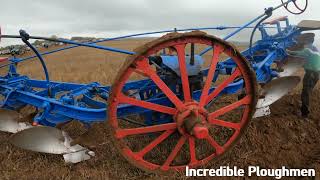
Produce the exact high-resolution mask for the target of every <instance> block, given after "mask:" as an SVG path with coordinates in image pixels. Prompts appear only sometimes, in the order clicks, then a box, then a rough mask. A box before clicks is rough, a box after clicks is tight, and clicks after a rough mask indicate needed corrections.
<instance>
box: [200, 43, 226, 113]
mask: <svg viewBox="0 0 320 180" xmlns="http://www.w3.org/2000/svg"><path fill="white" fill-rule="evenodd" d="M221 52H222V48H221V47H220V46H218V45H214V50H213V57H212V61H211V64H210V68H209V71H208V75H207V79H206V82H205V85H204V87H203V91H202V94H201V97H200V103H199V106H200V107H203V106H204V105H205V103H206V99H207V98H208V93H209V89H210V85H211V83H212V80H213V77H214V74H215V71H216V66H217V63H218V61H219V56H220V54H221Z"/></svg>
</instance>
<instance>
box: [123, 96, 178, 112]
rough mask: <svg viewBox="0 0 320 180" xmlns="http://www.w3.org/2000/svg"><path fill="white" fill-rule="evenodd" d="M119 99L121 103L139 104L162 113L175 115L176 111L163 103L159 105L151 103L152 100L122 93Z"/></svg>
mask: <svg viewBox="0 0 320 180" xmlns="http://www.w3.org/2000/svg"><path fill="white" fill-rule="evenodd" d="M118 99H119V103H124V104H131V105H134V106H139V107H142V108H146V109H150V110H153V111H157V112H161V113H165V114H171V115H174V114H175V112H176V109H175V108H171V107H168V106H163V105H159V104H155V103H151V102H147V101H142V100H138V99H134V98H131V97H128V96H125V95H120V97H119V98H118Z"/></svg>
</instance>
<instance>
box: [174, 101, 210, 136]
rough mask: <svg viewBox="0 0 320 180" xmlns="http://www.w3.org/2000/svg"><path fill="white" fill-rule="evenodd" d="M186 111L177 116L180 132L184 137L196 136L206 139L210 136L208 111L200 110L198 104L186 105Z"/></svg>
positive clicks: (175, 118)
mask: <svg viewBox="0 0 320 180" xmlns="http://www.w3.org/2000/svg"><path fill="white" fill-rule="evenodd" d="M185 106H186V109H185V110H184V111H179V112H177V113H176V114H175V116H174V120H175V121H176V123H177V125H178V126H177V127H178V131H179V133H180V134H181V135H184V136H190V135H191V136H194V137H195V138H197V139H204V138H206V137H207V136H208V135H209V130H208V126H207V115H208V113H207V111H206V110H205V109H204V108H200V107H199V105H198V103H197V102H191V103H190V102H189V103H185Z"/></svg>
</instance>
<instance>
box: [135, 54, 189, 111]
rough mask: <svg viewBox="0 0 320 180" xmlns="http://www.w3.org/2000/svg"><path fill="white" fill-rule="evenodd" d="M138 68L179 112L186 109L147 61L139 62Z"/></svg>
mask: <svg viewBox="0 0 320 180" xmlns="http://www.w3.org/2000/svg"><path fill="white" fill-rule="evenodd" d="M137 68H138V69H139V70H140V71H142V72H144V73H145V74H146V75H147V76H148V77H149V78H150V79H151V80H152V81H153V82H154V83H155V84H156V85H157V86H158V87H159V89H160V90H161V91H162V92H163V93H164V94H165V95H166V96H167V97H168V98H169V100H170V101H171V102H172V103H173V104H174V105H175V106H176V107H177V109H178V110H181V111H182V110H183V109H184V104H183V103H182V101H181V100H180V99H179V98H178V97H177V96H176V95H175V94H174V93H173V92H172V91H171V89H170V88H169V87H168V86H167V85H166V84H165V83H164V82H163V81H162V80H161V78H160V77H159V76H158V75H157V73H156V72H155V71H154V70H153V69H151V67H150V65H149V63H148V61H147V59H143V60H141V61H138V62H137Z"/></svg>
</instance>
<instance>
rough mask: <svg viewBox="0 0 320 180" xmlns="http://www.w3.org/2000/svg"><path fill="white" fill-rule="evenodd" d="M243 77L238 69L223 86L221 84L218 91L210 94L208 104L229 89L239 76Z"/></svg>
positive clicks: (217, 88) (215, 90)
mask: <svg viewBox="0 0 320 180" xmlns="http://www.w3.org/2000/svg"><path fill="white" fill-rule="evenodd" d="M240 75H241V72H240V70H239V69H238V68H236V69H235V71H234V72H233V73H232V74H231V76H229V77H228V78H227V79H226V80H224V81H223V82H222V83H221V84H219V85H218V86H217V87H216V89H214V90H213V92H212V93H211V94H209V96H208V98H207V100H206V103H205V104H208V103H209V102H210V101H212V100H213V99H214V98H215V97H216V96H217V95H219V93H220V92H221V91H222V90H223V89H224V88H225V87H227V86H228V85H229V84H230V83H231V82H233V81H234V80H235V79H236V78H237V77H238V76H240Z"/></svg>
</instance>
